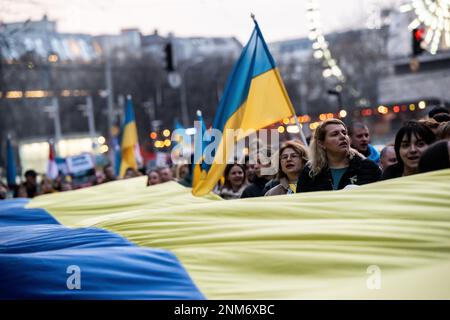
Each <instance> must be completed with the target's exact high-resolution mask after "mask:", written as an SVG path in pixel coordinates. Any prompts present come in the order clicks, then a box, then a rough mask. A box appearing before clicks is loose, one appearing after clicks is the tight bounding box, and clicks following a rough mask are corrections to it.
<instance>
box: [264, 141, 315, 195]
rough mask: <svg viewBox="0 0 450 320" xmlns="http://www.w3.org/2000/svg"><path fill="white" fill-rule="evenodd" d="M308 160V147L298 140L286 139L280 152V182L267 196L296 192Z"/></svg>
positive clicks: (278, 175) (278, 174)
mask: <svg viewBox="0 0 450 320" xmlns="http://www.w3.org/2000/svg"><path fill="white" fill-rule="evenodd" d="M307 161H308V152H307V149H306V148H305V147H304V146H303V145H302V144H301V143H300V142H297V141H286V142H285V143H284V144H283V145H282V146H281V148H280V150H279V152H278V173H277V177H276V179H277V180H278V181H279V183H280V184H278V185H277V186H275V187H273V188H272V189H270V190H269V191H267V192H266V194H265V196H277V195H282V194H291V193H295V192H296V189H297V181H298V178H299V177H300V173H301V172H302V170H303V167H304V166H305V164H306V162H307Z"/></svg>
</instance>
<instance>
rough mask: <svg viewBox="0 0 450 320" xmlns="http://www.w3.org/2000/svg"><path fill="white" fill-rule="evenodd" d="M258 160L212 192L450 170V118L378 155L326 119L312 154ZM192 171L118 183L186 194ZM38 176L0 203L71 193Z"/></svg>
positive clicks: (67, 183) (289, 151) (157, 171)
mask: <svg viewBox="0 0 450 320" xmlns="http://www.w3.org/2000/svg"><path fill="white" fill-rule="evenodd" d="M263 155H264V157H266V158H264V157H263ZM267 157H269V158H270V161H267ZM255 160H256V161H250V158H249V157H248V156H247V157H246V158H245V161H243V162H242V163H238V162H237V161H236V162H235V163H231V164H228V165H227V166H226V167H225V170H224V175H223V179H222V180H221V181H220V182H219V183H218V184H217V185H216V187H215V188H214V190H213V192H215V193H216V194H218V195H219V196H221V197H222V198H223V199H226V200H229V199H238V198H251V197H261V196H275V195H283V194H293V193H300V192H311V191H325V190H340V189H345V188H351V187H355V186H359V185H364V184H368V183H372V182H376V181H379V180H386V179H392V178H397V177H402V176H408V175H413V174H417V173H422V172H429V171H434V170H440V169H444V168H450V114H449V111H448V110H447V109H446V108H443V107H435V108H434V109H432V110H431V111H430V112H429V114H428V119H426V120H419V121H416V120H410V121H407V122H405V123H404V124H403V126H402V127H401V128H400V129H399V130H398V132H397V134H396V136H395V140H394V142H393V143H392V144H387V145H386V146H385V147H384V148H383V149H382V150H381V151H380V152H379V151H378V150H377V149H376V148H375V147H374V146H372V145H371V144H370V131H369V128H368V127H367V126H366V125H365V124H363V123H360V122H355V123H352V124H350V125H349V126H348V127H347V126H346V125H345V124H344V123H343V122H342V121H341V120H338V119H328V120H325V121H323V122H322V123H321V124H320V125H319V126H318V127H317V128H316V130H315V131H314V133H313V136H312V138H311V142H310V146H309V147H305V146H304V145H303V144H302V143H301V142H300V141H297V140H291V141H285V142H284V143H283V144H282V145H281V147H280V149H279V150H278V151H277V152H276V153H274V154H271V151H270V150H267V149H266V150H260V152H258V153H257V156H256V159H255ZM272 161H275V163H276V164H277V168H278V170H277V172H275V173H270V174H267V171H268V170H264V169H267V168H268V167H269V166H270V165H271V163H273V162H272ZM192 172H193V168H192V165H190V164H182V165H177V166H174V167H169V166H164V167H158V168H152V169H150V170H149V171H147V172H145V171H143V170H135V169H132V168H128V169H127V170H126V172H125V175H124V177H123V179H129V178H134V177H138V176H142V175H147V186H151V185H156V184H160V183H164V182H168V181H176V182H178V183H180V184H182V185H183V186H186V187H190V186H192ZM37 177H38V174H37V173H36V172H35V171H34V170H28V171H26V172H25V174H24V178H25V180H24V182H22V183H21V184H19V185H17V186H7V185H6V184H5V183H3V182H0V200H1V199H5V198H7V197H8V193H9V194H11V196H12V197H15V198H33V197H35V196H37V195H41V194H48V193H54V192H63V191H68V190H72V189H73V184H72V179H71V177H70V176H69V175H62V174H60V175H59V176H58V177H57V178H56V179H54V180H52V179H50V178H49V177H47V176H45V175H42V177H41V179H40V183H38V179H37ZM117 179H118V178H117V176H116V175H115V173H114V168H113V167H112V165H106V166H105V167H104V168H103V169H102V170H100V171H97V172H96V182H95V184H102V183H106V182H111V181H115V180H117Z"/></svg>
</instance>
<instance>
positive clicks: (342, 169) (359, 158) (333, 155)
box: [297, 119, 381, 192]
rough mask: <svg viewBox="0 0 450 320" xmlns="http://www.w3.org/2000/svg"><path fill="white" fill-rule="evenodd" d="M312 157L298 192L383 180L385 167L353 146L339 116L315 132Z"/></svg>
mask: <svg viewBox="0 0 450 320" xmlns="http://www.w3.org/2000/svg"><path fill="white" fill-rule="evenodd" d="M309 156H310V160H309V161H308V163H307V165H306V166H305V168H304V169H303V171H302V173H301V175H300V179H299V180H298V182H297V192H310V191H325V190H340V189H343V188H344V187H346V186H348V185H363V184H366V183H371V182H376V181H378V180H379V179H380V176H381V170H380V168H379V167H378V166H377V165H376V164H375V162H373V161H371V160H369V159H366V158H365V157H364V156H363V155H362V154H360V153H359V152H358V151H356V150H355V149H353V148H351V147H350V138H349V136H348V133H347V128H346V126H345V124H344V123H343V122H342V121H341V120H338V119H328V120H325V121H324V122H322V123H321V124H320V125H319V126H318V127H317V129H316V131H315V132H314V136H313V139H312V141H311V146H310V155H309Z"/></svg>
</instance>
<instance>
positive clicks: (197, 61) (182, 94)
mask: <svg viewBox="0 0 450 320" xmlns="http://www.w3.org/2000/svg"><path fill="white" fill-rule="evenodd" d="M203 61H204V59H203V58H200V57H197V59H195V60H193V61H192V63H190V64H187V65H183V66H182V67H181V68H180V74H181V86H180V99H181V117H182V119H183V125H184V126H185V127H186V128H187V127H189V123H190V122H189V112H188V105H187V89H186V87H187V86H186V73H187V71H188V70H189V69H191V68H192V67H195V66H197V65H198V64H200V63H202V62H203Z"/></svg>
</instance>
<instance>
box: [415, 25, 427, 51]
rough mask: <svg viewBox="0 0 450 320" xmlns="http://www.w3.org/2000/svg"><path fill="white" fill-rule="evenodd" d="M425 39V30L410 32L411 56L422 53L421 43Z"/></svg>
mask: <svg viewBox="0 0 450 320" xmlns="http://www.w3.org/2000/svg"><path fill="white" fill-rule="evenodd" d="M424 38H425V30H424V29H423V28H416V29H413V31H412V50H413V56H418V55H420V54H422V53H423V51H424V49H423V47H422V42H423V40H424Z"/></svg>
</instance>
